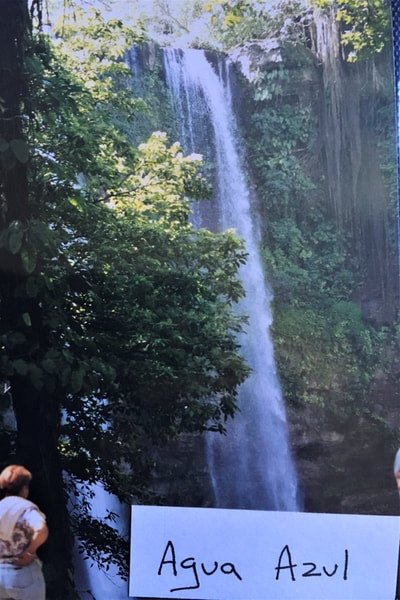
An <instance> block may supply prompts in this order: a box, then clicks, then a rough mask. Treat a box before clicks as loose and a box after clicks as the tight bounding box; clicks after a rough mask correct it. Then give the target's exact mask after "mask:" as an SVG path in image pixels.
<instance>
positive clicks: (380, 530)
mask: <svg viewBox="0 0 400 600" xmlns="http://www.w3.org/2000/svg"><path fill="white" fill-rule="evenodd" d="M399 533H400V517H382V516H364V515H332V514H313V513H287V512H266V511H249V510H224V509H204V508H174V507H159V506H133V507H132V525H131V562H130V581H129V595H130V596H134V597H138V598H140V597H145V598H186V599H190V598H201V599H203V600H228V599H229V600H291V599H293V600H294V599H296V600H328V599H329V600H378V599H379V600H393V599H394V597H395V586H396V574H397V562H398V551H399Z"/></svg>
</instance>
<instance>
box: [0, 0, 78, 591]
mask: <svg viewBox="0 0 400 600" xmlns="http://www.w3.org/2000/svg"><path fill="white" fill-rule="evenodd" d="M29 43H30V17H29V12H28V5H27V1H26V0H0V138H3V142H2V146H0V229H5V228H6V227H8V225H9V224H10V223H11V222H12V221H20V222H22V223H24V222H26V221H28V220H29V218H30V217H31V214H30V204H29V188H28V173H27V164H26V162H25V160H21V159H20V157H18V153H16V154H15V153H13V148H12V146H10V145H9V146H8V147H6V146H7V144H6V143H7V142H10V141H12V140H20V141H22V140H24V137H25V131H24V123H25V122H26V119H27V114H26V113H27V110H26V106H27V103H28V100H29V95H28V87H29V85H28V84H29V81H28V75H27V70H26V68H25V53H26V51H27V49H28V48H29ZM4 140H5V142H4ZM0 142H1V139H0ZM5 147H6V150H4V148H5ZM27 278H28V274H27V273H26V272H25V270H24V267H23V264H22V262H21V256H20V254H19V253H18V252H16V253H12V252H10V251H9V250H8V249H7V248H1V249H0V294H1V295H0V334H2V335H3V334H7V333H8V332H10V331H12V332H19V333H21V334H23V335H24V336H25V338H27V340H28V342H29V347H30V348H35V349H36V350H35V352H34V355H35V356H36V357H40V355H41V354H42V353H43V351H44V350H45V349H46V348H47V347H48V345H49V340H48V337H47V334H46V331H45V330H44V329H43V327H42V319H41V307H40V302H39V300H38V299H32V298H30V297H29V295H28V294H24V293H22V292H21V290H25V289H26V287H25V285H26V281H27ZM24 313H28V314H29V316H30V318H31V323H30V324H29V323H28V324H27V323H26V321H25V322H24V319H23V317H22V315H23V314H24ZM30 360H34V356H32V355H31V356H30ZM2 376H3V377H4V376H5V375H4V374H3V375H2ZM9 380H10V384H11V395H12V401H13V408H14V412H15V417H16V422H17V434H16V446H15V455H14V456H12V457H10V456H9V457H2V458H1V460H2V462H3V466H5V464H10V463H11V462H18V463H21V464H23V465H25V466H26V467H27V468H29V469H30V470H31V471H32V474H33V481H32V487H31V499H32V500H33V501H34V502H37V504H38V505H39V507H40V508H41V509H42V510H43V512H44V513H45V514H46V516H47V520H48V525H49V531H50V535H49V539H48V541H47V542H46V544H45V546H44V547H43V549H42V551H41V555H42V558H43V559H44V563H45V564H44V571H45V576H46V582H47V597H48V598H49V599H54V600H60V598H63V600H64V599H65V600H68V599H70V598H71V599H72V598H76V594H75V592H74V586H73V582H72V575H71V573H72V570H71V548H72V535H71V530H70V527H69V518H68V511H67V498H66V494H65V491H64V483H63V478H62V470H61V464H60V457H59V453H58V449H57V443H58V428H59V422H60V402H59V401H58V400H57V399H56V398H54V397H49V394H48V392H46V391H45V390H44V389H37V388H38V386H36V387H35V386H34V385H33V383H32V380H31V378H30V376H29V373H28V374H26V375H24V376H22V375H21V376H15V375H13V376H10V377H9Z"/></svg>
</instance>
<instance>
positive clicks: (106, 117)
mask: <svg viewBox="0 0 400 600" xmlns="http://www.w3.org/2000/svg"><path fill="white" fill-rule="evenodd" d="M57 34H58V35H59V36H60V37H59V39H58V41H57V42H56V43H55V44H53V43H51V42H50V41H49V40H48V39H46V38H44V37H43V36H42V35H39V36H38V37H37V39H36V40H34V41H33V43H32V48H31V52H30V54H29V57H28V59H27V61H26V69H27V71H28V74H29V78H30V82H31V96H30V103H31V105H30V113H31V119H30V124H29V136H30V138H29V140H30V147H29V148H28V146H27V145H26V144H25V142H22V141H21V142H18V140H16V141H15V142H14V143H13V144H11V143H10V144H9V143H8V142H2V145H1V146H0V152H1V153H2V156H3V155H5V153H11V154H13V155H14V160H17V161H21V162H23V163H27V162H28V167H29V170H28V174H29V207H30V214H29V218H27V219H26V220H19V219H14V220H12V221H10V222H8V223H7V224H6V226H5V227H4V228H3V230H2V231H1V233H0V245H1V247H2V248H3V249H4V252H6V253H8V255H10V256H14V257H15V260H16V261H19V262H18V264H19V268H20V271H21V274H22V276H21V278H20V283H19V285H18V286H17V288H16V289H15V291H14V293H15V295H16V297H18V298H19V302H18V306H20V307H21V308H20V314H18V315H17V317H16V318H15V319H12V320H9V321H8V322H7V321H4V322H3V324H2V329H1V331H0V334H1V338H0V343H1V350H2V353H1V360H0V376H1V379H2V380H4V381H8V380H11V381H12V380H13V379H14V378H16V377H18V378H20V379H21V378H22V379H23V380H24V381H26V382H27V383H28V385H30V386H32V389H34V390H36V391H37V392H39V393H40V395H41V398H42V409H43V411H44V412H49V414H53V415H54V414H56V415H57V414H58V415H59V414H60V413H59V410H60V409H61V410H62V414H63V418H62V422H61V420H60V419H58V420H57V418H56V420H55V424H54V427H55V431H54V435H56V436H57V435H58V436H59V451H60V453H61V455H62V460H63V467H64V468H65V470H66V471H67V472H68V473H69V475H70V476H71V477H72V478H73V479H74V480H75V481H82V482H86V483H91V482H102V483H103V485H104V486H105V488H106V489H107V490H109V491H112V492H113V493H115V494H117V495H118V496H119V497H120V498H121V499H124V500H126V501H129V500H132V499H133V498H135V499H138V498H141V499H143V498H145V497H147V495H148V494H149V480H150V476H151V466H152V459H151V448H152V446H153V445H160V444H162V443H163V442H164V441H166V440H168V439H170V438H172V437H176V436H178V435H179V434H180V433H182V432H200V431H204V430H205V429H215V430H218V431H222V430H223V423H224V420H225V419H226V418H227V417H231V416H233V414H234V411H235V398H236V388H237V386H238V385H239V384H240V382H241V381H242V380H243V379H244V378H245V376H246V374H247V368H246V366H245V365H244V363H243V361H242V359H240V358H239V356H238V354H237V343H236V334H237V333H238V332H239V331H240V330H241V324H242V321H243V319H242V317H239V316H235V315H234V313H233V311H232V306H233V304H234V303H235V302H236V301H237V300H238V299H239V298H240V296H241V295H242V288H241V285H240V283H239V282H238V280H237V269H238V267H239V265H240V264H241V263H242V262H244V260H245V253H244V250H243V247H242V244H241V242H240V241H239V240H238V239H237V238H236V237H235V236H234V234H233V233H231V232H226V233H224V234H212V233H210V232H209V231H206V230H200V231H198V230H195V229H194V228H193V226H192V225H191V224H190V222H189V214H190V199H191V198H195V197H196V198H200V197H204V196H206V195H207V194H208V187H207V185H206V183H205V181H204V179H203V177H202V176H201V175H200V174H199V163H198V160H197V158H195V157H185V156H183V154H182V151H181V148H180V147H179V145H178V144H173V145H172V146H169V145H168V142H167V139H166V136H165V134H162V133H155V134H154V135H153V136H151V138H150V139H149V141H148V142H147V143H145V144H143V145H141V146H140V147H139V148H138V149H134V148H132V147H131V145H130V143H129V141H128V140H127V139H126V138H125V137H124V135H123V134H122V133H121V132H120V131H119V129H118V127H117V125H116V115H117V114H118V117H119V119H121V118H122V116H123V117H124V118H125V119H135V118H138V117H137V111H138V110H139V106H140V104H138V103H137V101H134V100H131V98H130V95H129V93H128V92H127V91H126V87H125V86H126V81H125V77H126V75H127V72H126V67H125V66H124V64H123V63H122V62H121V57H122V56H123V52H124V50H125V48H126V47H127V46H129V45H130V44H131V43H132V39H133V38H132V34H131V32H127V31H126V30H125V29H124V28H123V25H122V23H121V22H119V21H116V20H111V21H107V22H106V21H104V20H103V19H102V18H101V16H100V14H98V13H93V15H91V16H89V19H88V21H87V22H85V21H84V19H83V16H82V19H81V18H79V19H78V20H77V21H74V19H72V20H71V21H68V20H67V21H66V20H65V19H64V22H63V23H61V25H60V26H59V28H58V29H57ZM136 39H137V38H136ZM33 305H34V306H35V311H33V310H31V308H30V307H31V306H33ZM18 310H19V309H18ZM39 326H40V327H39ZM83 506H85V505H83ZM75 516H76V518H77V519H78V520H77V521H76V523H75V526H76V528H77V529H79V527H80V526H79V519H80V518H81V517H82V516H83V513H82V512H80V511H79V510H78V512H77V514H76V515H75ZM87 518H88V517H87V515H86V516H85V519H86V521H85V523H86V525H87V526H85V527H84V528H83V529H80V534H81V535H84V534H85V531H86V533H87V535H88V541H87V548H88V549H89V550H90V548H93V547H95V546H97V547H98V546H103V545H104V540H103V539H101V537H99V536H101V533H102V530H101V531H100V530H98V528H96V527H93V526H89V525H88V522H87ZM103 529H104V531H105V534H106V533H107V528H106V527H105V528H103ZM96 532H97V533H96ZM110 535H111V534H110ZM112 535H114V534H112ZM93 536H94V537H93ZM89 537H90V538H91V539H90V540H89ZM110 539H112V537H111V538H110ZM93 544H94V545H93ZM124 547H125V549H126V546H124ZM125 559H126V556H125V555H124V554H123V553H122V554H121V553H119V554H118V553H117V552H116V553H115V554H114V555H113V557H112V560H114V561H115V562H117V563H119V564H120V565H121V568H122V569H124V568H125V566H126V562H125ZM124 565H125V566H124Z"/></svg>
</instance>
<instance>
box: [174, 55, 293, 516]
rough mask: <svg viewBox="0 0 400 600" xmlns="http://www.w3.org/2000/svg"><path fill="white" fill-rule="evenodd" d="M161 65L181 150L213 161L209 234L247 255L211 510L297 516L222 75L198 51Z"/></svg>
mask: <svg viewBox="0 0 400 600" xmlns="http://www.w3.org/2000/svg"><path fill="white" fill-rule="evenodd" d="M164 64H165V71H166V79H167V85H168V87H169V89H170V91H171V95H172V99H173V103H174V109H175V113H176V117H177V119H178V125H179V127H180V135H181V141H182V144H183V146H184V148H185V150H186V151H188V152H199V153H202V154H204V155H205V156H206V157H207V158H208V159H209V158H210V157H211V158H212V160H213V162H214V167H215V175H214V177H215V203H214V204H215V207H214V210H213V211H212V213H213V216H212V218H213V220H214V222H216V224H215V223H214V229H215V228H216V229H219V230H224V229H227V228H234V229H235V230H236V231H237V233H238V235H239V236H241V237H242V238H243V239H244V240H245V242H246V246H247V251H248V260H247V264H246V265H245V266H243V267H242V268H241V273H240V276H241V279H242V282H243V285H244V288H245V291H246V297H245V299H244V300H243V301H242V302H241V304H240V307H239V309H240V311H241V312H242V313H245V314H247V315H248V316H249V322H248V325H247V328H246V332H245V334H243V335H242V336H241V337H240V340H239V341H240V344H241V348H242V352H243V355H244V357H245V359H246V361H247V362H248V364H249V365H250V367H251V369H252V372H251V375H250V377H248V379H247V380H246V381H245V383H244V384H243V385H242V386H241V387H240V390H239V398H238V404H239V408H240V412H239V413H238V414H237V416H236V417H235V418H234V419H233V420H232V421H231V422H230V423H229V424H228V427H227V435H226V436H219V435H216V434H210V435H209V436H208V440H207V452H208V463H209V470H210V476H211V481H212V486H213V490H214V494H215V504H216V506H218V507H226V508H229V507H231V508H248V509H250V508H253V509H269V510H298V508H299V507H298V502H297V495H298V494H297V481H296V474H295V470H294V466H293V462H292V458H291V455H290V449H289V443H288V433H287V422H286V416H285V409H284V404H283V399H282V393H281V390H280V386H279V381H278V377H277V373H276V366H275V362H274V352H273V346H272V341H271V336H270V332H269V330H270V326H271V322H272V316H271V300H272V295H271V290H270V289H269V287H268V285H267V284H266V282H265V279H264V275H263V271H262V266H261V258H260V251H259V244H258V240H257V237H258V236H257V235H256V230H255V228H256V226H257V223H254V222H253V219H252V216H251V212H250V192H249V188H248V185H247V182H246V178H245V175H244V172H243V168H242V166H241V160H240V155H239V151H238V148H237V144H238V140H239V137H238V134H237V128H236V125H235V118H234V114H233V111H232V107H231V101H230V89H229V85H228V83H229V82H228V77H227V73H226V71H227V70H226V68H225V69H223V68H222V69H221V68H220V69H219V74H217V73H216V72H215V71H214V69H213V68H212V66H211V65H210V63H209V62H208V61H207V59H206V57H205V54H204V52H203V51H201V50H185V51H182V50H172V49H168V50H166V51H165V54H164ZM198 212H199V211H198V209H197V210H196V218H195V221H197V222H199V220H200V223H198V224H201V225H203V226H204V225H207V226H208V222H207V219H208V218H209V217H207V215H205V214H204V211H200V215H199V214H198Z"/></svg>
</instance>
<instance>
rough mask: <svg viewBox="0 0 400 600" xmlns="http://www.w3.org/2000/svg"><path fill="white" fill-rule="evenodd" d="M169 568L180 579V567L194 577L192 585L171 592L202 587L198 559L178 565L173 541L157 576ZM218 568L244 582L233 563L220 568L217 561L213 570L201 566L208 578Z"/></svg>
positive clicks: (214, 562)
mask: <svg viewBox="0 0 400 600" xmlns="http://www.w3.org/2000/svg"><path fill="white" fill-rule="evenodd" d="M167 567H168V568H171V569H172V574H173V575H174V577H178V574H179V572H178V567H180V568H181V569H185V570H191V571H192V575H193V582H192V585H185V586H180V587H174V588H171V589H170V592H178V591H182V590H197V589H198V588H199V587H200V577H199V571H198V568H197V563H196V559H195V558H194V557H193V556H189V557H187V558H184V559H183V560H181V561H180V562H179V564H178V561H177V558H176V552H175V547H174V544H173V542H172V541H171V540H169V541H168V543H167V545H166V547H165V550H164V554H163V555H162V558H161V562H160V566H159V567H158V571H157V575H162V573H163V570H164V569H166V568H167ZM218 567H219V570H220V571H221V573H223V574H224V575H234V576H235V577H236V578H237V579H238V580H239V581H242V577H241V575H240V574H239V572H238V570H237V568H236V566H235V565H234V564H233V563H232V562H224V563H222V564H221V566H219V563H218V562H217V561H213V567H211V569H210V568H207V567H206V565H205V564H204V563H203V562H202V563H201V564H200V569H201V572H202V573H204V575H206V576H208V577H211V576H212V575H214V573H216V572H217V571H218Z"/></svg>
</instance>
